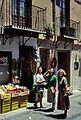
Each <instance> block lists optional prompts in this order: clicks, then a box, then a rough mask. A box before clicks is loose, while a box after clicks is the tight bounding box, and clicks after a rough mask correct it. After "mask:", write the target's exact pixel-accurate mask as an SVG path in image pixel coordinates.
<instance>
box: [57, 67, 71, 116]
mask: <svg viewBox="0 0 81 120" xmlns="http://www.w3.org/2000/svg"><path fill="white" fill-rule="evenodd" d="M57 74H58V80H59V82H58V83H59V84H58V105H57V108H58V109H59V110H64V115H65V117H66V116H67V110H68V109H69V106H70V102H69V95H68V90H67V79H66V77H65V75H66V72H65V71H64V70H63V69H60V70H58V73H57Z"/></svg>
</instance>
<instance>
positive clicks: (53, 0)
mask: <svg viewBox="0 0 81 120" xmlns="http://www.w3.org/2000/svg"><path fill="white" fill-rule="evenodd" d="M51 1H52V18H53V32H54V41H56V0H51Z"/></svg>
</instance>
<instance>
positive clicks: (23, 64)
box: [19, 45, 33, 90]
mask: <svg viewBox="0 0 81 120" xmlns="http://www.w3.org/2000/svg"><path fill="white" fill-rule="evenodd" d="M19 59H20V64H19V76H20V78H21V79H20V85H22V86H26V87H27V88H28V89H29V90H31V88H32V85H33V46H24V45H21V46H19Z"/></svg>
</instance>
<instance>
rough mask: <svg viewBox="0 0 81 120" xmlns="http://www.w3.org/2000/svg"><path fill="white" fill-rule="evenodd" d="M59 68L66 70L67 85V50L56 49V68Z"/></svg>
mask: <svg viewBox="0 0 81 120" xmlns="http://www.w3.org/2000/svg"><path fill="white" fill-rule="evenodd" d="M61 68H62V69H64V70H65V71H66V77H67V81H68V85H70V52H69V51H68V50H67V51H64V50H59V51H58V69H61Z"/></svg>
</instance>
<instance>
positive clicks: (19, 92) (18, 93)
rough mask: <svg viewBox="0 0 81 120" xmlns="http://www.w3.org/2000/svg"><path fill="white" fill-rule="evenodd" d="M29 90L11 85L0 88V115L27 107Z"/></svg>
mask: <svg viewBox="0 0 81 120" xmlns="http://www.w3.org/2000/svg"><path fill="white" fill-rule="evenodd" d="M28 94H29V90H28V89H27V88H26V87H24V86H19V85H13V84H11V83H9V84H7V85H2V86H0V113H5V112H9V111H12V110H15V109H18V108H22V107H27V101H28Z"/></svg>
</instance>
